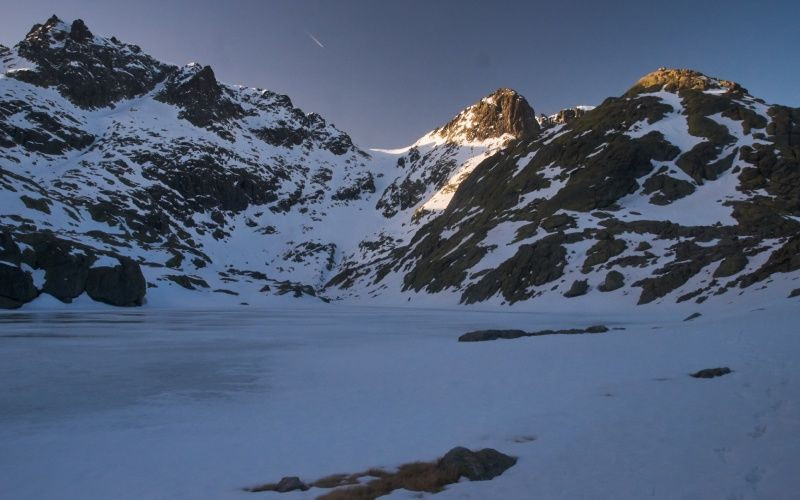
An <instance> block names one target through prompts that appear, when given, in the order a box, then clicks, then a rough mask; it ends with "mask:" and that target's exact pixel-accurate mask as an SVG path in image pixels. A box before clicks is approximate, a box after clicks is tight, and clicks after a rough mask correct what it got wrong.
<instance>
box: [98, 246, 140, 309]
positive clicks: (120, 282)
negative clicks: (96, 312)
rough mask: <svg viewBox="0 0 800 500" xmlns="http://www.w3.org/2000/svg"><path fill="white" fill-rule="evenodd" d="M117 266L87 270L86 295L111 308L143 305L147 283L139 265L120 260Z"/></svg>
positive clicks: (130, 261) (123, 259)
mask: <svg viewBox="0 0 800 500" xmlns="http://www.w3.org/2000/svg"><path fill="white" fill-rule="evenodd" d="M119 262H120V263H119V265H117V266H114V267H109V266H103V267H95V268H91V269H89V275H88V278H87V281H86V293H88V294H89V297H91V298H92V299H94V300H96V301H98V302H104V303H106V304H111V305H113V306H123V307H130V306H140V305H142V304H143V303H144V295H145V292H146V290H147V283H146V282H145V279H144V275H142V270H141V268H140V267H139V264H137V263H136V262H134V261H132V260H131V259H128V258H124V257H123V258H120V259H119Z"/></svg>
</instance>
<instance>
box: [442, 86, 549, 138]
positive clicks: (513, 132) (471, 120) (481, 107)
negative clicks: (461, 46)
mask: <svg viewBox="0 0 800 500" xmlns="http://www.w3.org/2000/svg"><path fill="white" fill-rule="evenodd" d="M539 130H540V127H539V123H538V122H537V121H536V113H535V112H534V111H533V108H532V107H531V105H530V104H528V101H527V100H526V99H525V98H524V97H523V96H521V95H520V94H518V93H517V92H516V91H514V90H512V89H509V88H500V89H497V90H496V91H494V92H492V93H491V94H489V95H488V96H486V97H484V98H483V99H481V100H480V101H478V102H476V103H475V104H473V105H472V106H469V107H468V108H466V109H465V110H464V111H462V112H461V113H459V114H458V115H456V117H455V118H453V119H452V120H451V121H450V122H449V123H448V124H447V125H445V126H443V127H441V128H438V129H436V130H435V131H434V134H436V135H438V136H440V137H442V138H444V139H446V140H448V141H452V142H460V141H467V142H480V141H485V140H487V139H495V138H500V137H502V136H504V135H510V136H512V137H513V138H516V139H523V138H529V137H533V136H535V135H537V134H538V133H539Z"/></svg>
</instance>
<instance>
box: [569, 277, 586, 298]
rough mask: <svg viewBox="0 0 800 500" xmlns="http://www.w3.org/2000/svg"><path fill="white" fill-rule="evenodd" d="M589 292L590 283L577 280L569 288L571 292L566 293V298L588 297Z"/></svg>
mask: <svg viewBox="0 0 800 500" xmlns="http://www.w3.org/2000/svg"><path fill="white" fill-rule="evenodd" d="M588 291H589V282H588V281H586V280H575V281H573V282H572V286H570V287H569V290H567V291H566V293H564V297H567V298H572V297H579V296H581V295H586V292H588Z"/></svg>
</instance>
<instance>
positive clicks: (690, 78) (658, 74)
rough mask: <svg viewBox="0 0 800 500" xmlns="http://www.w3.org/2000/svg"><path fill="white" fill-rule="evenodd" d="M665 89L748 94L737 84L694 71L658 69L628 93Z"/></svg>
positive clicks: (670, 90) (637, 83)
mask: <svg viewBox="0 0 800 500" xmlns="http://www.w3.org/2000/svg"><path fill="white" fill-rule="evenodd" d="M661 89H664V90H666V91H668V92H677V91H679V90H700V91H707V90H724V91H727V92H737V93H747V89H745V88H744V87H742V86H741V85H739V84H738V83H736V82H732V81H730V80H721V79H718V78H712V77H709V76H706V75H704V74H703V73H700V72H699V71H695V70H692V69H671V68H664V67H661V68H658V69H657V70H656V71H653V72H652V73H648V74H646V75H645V76H643V77H642V78H640V79H639V81H637V82H636V84H635V85H634V86H633V87H632V88H631V89H630V90H629V91H628V94H639V93H642V92H655V91H659V90H661Z"/></svg>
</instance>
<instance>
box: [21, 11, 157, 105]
mask: <svg viewBox="0 0 800 500" xmlns="http://www.w3.org/2000/svg"><path fill="white" fill-rule="evenodd" d="M17 49H18V51H19V54H20V55H21V56H22V57H25V58H26V59H28V60H30V61H33V62H34V63H36V67H35V68H30V69H24V70H21V71H15V72H14V73H10V76H13V77H14V78H17V79H19V80H22V81H25V82H28V83H32V84H34V85H39V86H43V87H51V86H56V87H58V90H59V91H60V92H61V93H62V94H63V95H64V96H66V97H67V98H69V99H70V100H72V101H73V102H74V103H75V104H77V105H79V106H83V107H90V108H92V107H105V106H109V105H112V104H113V103H115V102H117V101H119V100H120V99H129V98H132V97H135V96H138V95H142V94H144V93H146V92H148V91H150V90H152V89H153V88H154V87H155V86H156V84H157V83H159V82H161V81H162V80H163V79H164V78H165V76H166V75H167V73H169V72H170V71H173V68H172V67H170V66H169V65H165V64H162V63H160V62H158V61H156V60H155V59H153V58H152V57H150V56H148V55H146V54H143V53H142V51H141V49H140V48H139V47H137V46H136V45H128V44H125V43H122V42H119V41H118V40H116V39H115V38H111V39H110V40H106V39H102V38H96V37H94V35H92V33H91V32H90V31H89V29H88V28H87V27H86V25H85V24H84V22H83V21H82V20H80V19H77V20H75V21H74V22H73V23H72V25H67V24H65V23H64V22H63V21H61V20H60V19H59V18H58V17H56V16H53V17H51V18H50V19H48V20H47V22H45V23H44V24H37V25H35V26H34V27H33V28H32V29H31V30H30V32H29V33H28V35H27V36H26V37H25V39H24V40H23V41H22V42H20V43H19V45H18V46H17Z"/></svg>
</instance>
